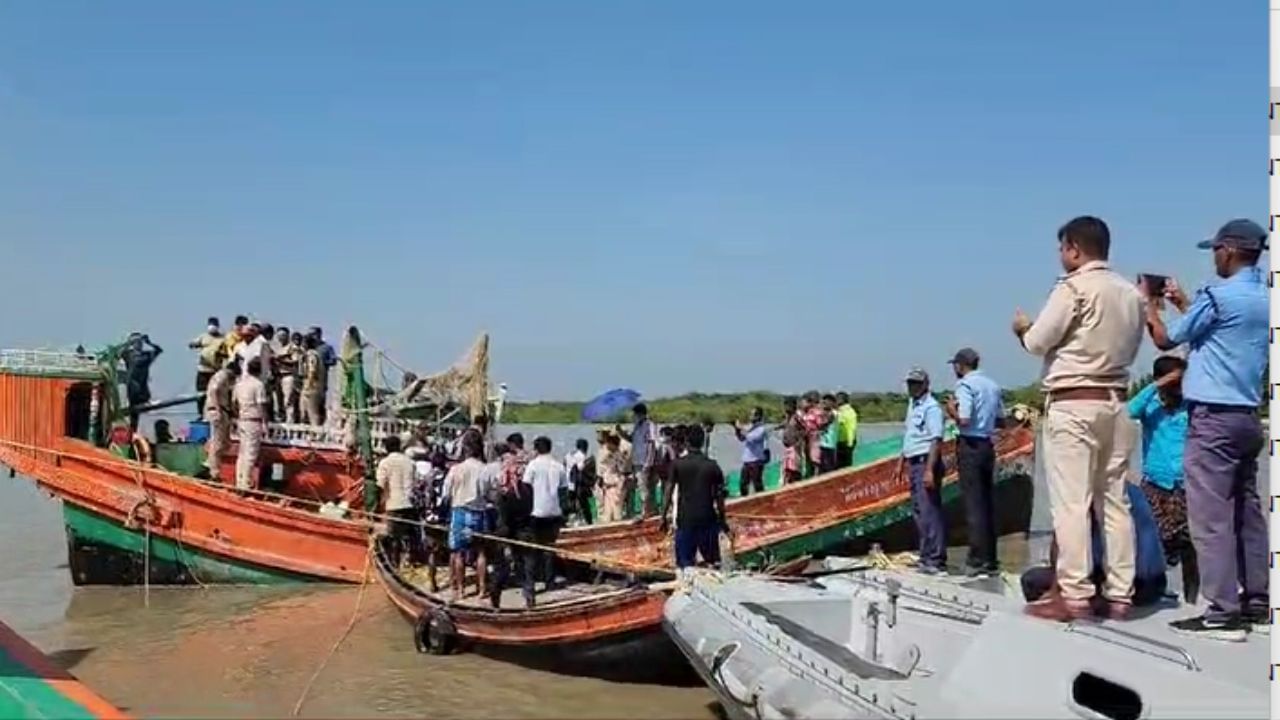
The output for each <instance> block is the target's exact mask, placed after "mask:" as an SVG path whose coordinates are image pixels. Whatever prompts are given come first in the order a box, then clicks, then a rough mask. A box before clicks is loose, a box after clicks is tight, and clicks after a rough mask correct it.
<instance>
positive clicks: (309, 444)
mask: <svg viewBox="0 0 1280 720" xmlns="http://www.w3.org/2000/svg"><path fill="white" fill-rule="evenodd" d="M369 425H370V434H371V435H372V436H373V441H374V443H375V444H376V443H378V442H381V441H382V440H383V438H386V437H388V436H390V435H396V436H402V435H405V434H407V433H411V432H413V430H414V428H416V427H417V425H418V423H417V421H415V420H396V419H393V418H369ZM231 436H232V437H233V438H237V439H238V438H239V436H240V431H239V428H237V427H236V426H235V424H234V423H233V424H232V427H231ZM348 440H349V438H348V429H347V425H346V424H345V422H344V424H343V425H307V424H305V423H267V436H266V437H265V438H263V443H264V444H266V445H275V446H279V447H296V448H306V449H312V450H342V449H345V448H346V447H348V445H349V444H350V443H349V442H348ZM350 440H354V438H350Z"/></svg>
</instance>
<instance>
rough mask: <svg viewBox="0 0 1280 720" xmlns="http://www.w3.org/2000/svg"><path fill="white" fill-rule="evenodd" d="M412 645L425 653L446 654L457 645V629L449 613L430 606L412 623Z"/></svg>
mask: <svg viewBox="0 0 1280 720" xmlns="http://www.w3.org/2000/svg"><path fill="white" fill-rule="evenodd" d="M413 645H414V647H415V648H417V650H418V652H420V653H423V654H426V655H448V654H449V653H452V652H453V651H454V649H455V648H456V647H457V645H458V630H457V628H455V627H454V625H453V620H452V619H451V618H450V617H449V613H447V612H445V611H444V610H442V609H440V608H430V609H428V610H425V611H423V613H422V614H421V615H419V616H418V620H417V622H415V623H414V625H413Z"/></svg>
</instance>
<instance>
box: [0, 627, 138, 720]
mask: <svg viewBox="0 0 1280 720" xmlns="http://www.w3.org/2000/svg"><path fill="white" fill-rule="evenodd" d="M0 717H3V718H32V719H34V718H56V719H57V720H81V719H82V718H83V719H85V720H88V719H90V718H103V719H105V718H113V719H116V718H128V717H129V716H128V715H126V714H124V713H123V712H121V711H120V709H119V708H117V707H116V706H114V705H112V704H111V703H110V702H107V701H106V700H104V699H103V698H102V696H101V695H98V694H97V693H95V692H94V691H93V690H90V689H89V688H88V687H85V685H84V684H83V683H81V682H80V681H79V680H76V679H75V678H74V677H72V676H71V674H70V673H68V672H67V671H66V670H63V669H62V668H60V667H58V666H57V665H55V664H54V663H53V661H52V660H50V659H49V658H48V657H47V656H46V655H45V654H44V653H42V652H40V650H38V649H37V648H36V646H34V645H32V644H31V643H29V642H27V641H26V640H25V639H23V637H22V636H21V635H19V634H18V633H16V632H14V630H13V628H10V627H9V626H8V625H5V624H4V623H0Z"/></svg>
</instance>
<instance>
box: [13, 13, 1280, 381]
mask: <svg viewBox="0 0 1280 720" xmlns="http://www.w3.org/2000/svg"><path fill="white" fill-rule="evenodd" d="M1266 13H1267V9H1266V4H1265V3H1262V2H1238V1H1230V2H1227V1H1224V2H1215V3H1200V2H1176V3H1173V2H1124V3H1103V2H1075V3H1027V2H1012V1H1010V2H979V3H964V4H961V3H949V2H948V3H943V2H937V3H930V2H922V3H870V2H834V1H833V2H805V3H785V4H784V3H763V2H742V1H738V2H699V3H687V2H646V3H641V2H604V3H602V2H587V1H585V0H584V1H582V2H545V3H516V2H484V3H443V2H438V3H432V2H407V1H406V2H381V3H361V4H355V3H338V2H302V1H295V2H287V1H279V2H271V3H214V2H203V3H171V2H127V1H126V2H115V3H99V2H45V1H43V0H32V1H29V2H20V1H17V0H13V1H10V2H5V3H3V4H0V251H3V256H2V257H3V258H4V261H3V263H0V287H3V288H4V292H5V296H6V298H7V301H6V312H4V314H3V317H4V322H3V324H2V325H0V344H2V345H5V346H60V345H74V344H75V343H77V342H84V343H86V344H89V345H94V344H99V343H102V342H104V341H107V340H110V339H113V338H115V337H118V336H121V335H123V334H124V333H126V332H127V331H129V330H131V329H134V328H140V329H146V330H149V331H150V333H151V335H152V336H153V338H155V339H156V340H157V341H158V342H160V343H161V344H162V345H165V346H166V347H167V349H168V350H169V351H170V357H167V358H165V359H164V360H163V361H162V362H161V367H159V368H158V369H157V374H158V377H157V381H156V383H155V384H156V389H157V392H158V393H163V392H170V391H171V392H177V391H179V390H182V389H185V387H186V385H187V384H188V382H189V377H188V376H189V374H190V370H191V368H192V367H193V365H194V359H193V358H191V357H189V356H187V355H186V354H185V351H184V350H183V349H182V346H183V345H184V344H185V341H186V340H187V339H189V338H190V337H191V336H192V335H194V334H195V333H196V332H198V331H199V330H200V327H201V325H202V323H203V319H204V318H205V316H207V315H208V314H210V313H214V314H218V315H220V316H221V317H222V318H223V319H224V322H228V323H229V321H230V318H231V316H232V315H234V314H236V313H238V312H247V313H253V314H257V315H259V316H261V317H264V318H267V319H270V320H273V321H275V322H277V323H285V324H293V325H310V324H323V325H324V326H325V327H326V329H328V330H329V333H330V335H333V336H336V335H337V334H338V331H339V329H340V328H341V326H343V325H344V324H346V323H349V322H356V323H358V324H360V325H361V326H362V327H363V328H364V329H366V330H367V332H368V333H369V334H370V336H371V337H372V338H373V339H374V340H376V341H377V342H379V344H381V345H383V346H384V347H387V348H388V349H389V350H391V351H392V352H393V353H394V354H395V355H396V357H397V358H398V359H399V360H401V361H403V362H406V363H408V364H410V365H412V366H414V367H416V368H419V369H422V370H435V369H440V368H442V367H444V366H445V365H446V364H447V363H449V362H451V361H452V360H453V359H454V358H455V357H456V356H457V355H458V354H459V353H460V352H461V351H462V350H463V349H464V348H465V347H466V346H467V345H468V344H469V343H470V341H471V339H472V338H473V337H474V335H475V334H476V333H477V332H478V331H480V330H488V331H489V332H490V333H491V334H492V336H493V357H494V367H493V372H494V375H495V376H496V377H497V378H498V379H501V380H505V381H507V382H509V383H510V384H511V386H512V388H513V395H514V396H517V397H520V398H575V397H577V398H581V397H587V396H590V395H592V394H594V393H595V392H596V391H598V390H602V389H604V388H606V387H610V386H614V385H629V386H633V387H636V388H638V389H640V390H642V391H643V392H645V393H646V394H649V395H661V394H668V393H676V392H682V391H686V390H691V389H701V390H742V389H751V388H771V389H779V390H803V389H806V388H808V387H811V386H813V387H837V386H840V387H846V388H851V389H887V388H890V387H895V386H897V384H898V378H900V377H901V375H902V373H903V372H904V370H905V369H906V368H907V367H909V366H911V365H913V364H920V365H923V366H925V367H926V368H928V369H929V370H931V371H933V372H935V373H943V372H944V371H945V369H946V368H945V364H944V360H945V359H946V358H947V357H948V356H949V353H950V352H952V351H953V350H955V349H956V348H957V347H959V346H962V345H973V346H974V347H977V348H978V349H979V350H980V351H982V353H983V355H984V357H985V361H986V365H987V367H988V369H989V370H990V371H991V372H992V373H993V374H994V375H996V376H997V378H999V379H1001V380H1003V381H1005V382H1006V383H1007V384H1011V385H1012V384H1017V383H1023V382H1027V381H1029V380H1030V379H1032V378H1033V377H1034V375H1035V373H1036V371H1037V369H1038V366H1037V364H1036V363H1035V362H1034V361H1033V360H1032V359H1030V358H1028V357H1026V356H1025V355H1024V354H1023V353H1022V352H1021V350H1020V349H1019V348H1018V346H1017V344H1016V342H1015V341H1014V340H1013V339H1012V337H1011V335H1010V334H1009V331H1008V324H1009V318H1010V316H1011V314H1012V313H1013V310H1014V308H1015V307H1018V306H1021V307H1023V308H1025V309H1026V310H1027V311H1028V312H1031V313H1034V311H1035V310H1037V309H1038V308H1039V306H1040V304H1041V302H1042V301H1043V299H1044V297H1045V295H1046V293H1047V290H1048V287H1049V285H1050V284H1051V283H1052V281H1053V279H1054V277H1055V275H1056V273H1057V272H1058V268H1057V266H1056V262H1057V261H1056V255H1055V242H1056V241H1055V237H1054V233H1055V231H1056V228H1057V227H1058V226H1059V225H1060V224H1061V223H1062V222H1064V221H1065V220H1067V219H1069V218H1070V217H1072V216H1073V215H1077V214H1082V213H1091V214H1097V215H1100V216H1101V217H1103V218H1104V219H1106V220H1107V221H1108V222H1109V223H1110V224H1111V227H1112V230H1113V235H1114V243H1115V246H1114V249H1113V261H1114V262H1115V264H1116V265H1117V266H1118V267H1119V269H1121V270H1123V271H1124V272H1125V273H1126V274H1134V273H1137V272H1141V271H1148V272H1167V273H1171V274H1174V275H1177V276H1179V277H1181V278H1183V279H1184V280H1183V281H1184V283H1187V284H1195V283H1197V282H1199V281H1201V280H1203V279H1205V277H1206V275H1207V271H1208V265H1209V259H1208V258H1207V257H1205V256H1204V255H1202V254H1200V253H1199V252H1197V251H1196V250H1195V249H1194V242H1195V241H1196V240H1198V239H1200V238H1202V237H1204V236H1205V235H1206V234H1207V233H1209V232H1210V231H1212V230H1213V229H1214V228H1215V227H1216V226H1217V225H1218V224H1220V223H1221V222H1223V221H1224V220H1226V219H1228V218H1230V217H1234V216H1239V215H1245V216H1252V217H1254V218H1257V219H1259V220H1261V219H1264V218H1265V216H1266V214H1267V207H1266V202H1267V194H1266V192H1267V191H1266V188H1267V186H1266V176H1265V175H1264V174H1263V172H1264V171H1263V167H1264V164H1263V159H1264V153H1266V152H1267V150H1266V148H1267V127H1266V124H1265V123H1266V119H1265V116H1264V115H1263V114H1262V113H1261V110H1260V108H1261V107H1262V105H1263V102H1264V100H1265V99H1266V97H1267V77H1266V73H1267V63H1266V37H1267V23H1266Z"/></svg>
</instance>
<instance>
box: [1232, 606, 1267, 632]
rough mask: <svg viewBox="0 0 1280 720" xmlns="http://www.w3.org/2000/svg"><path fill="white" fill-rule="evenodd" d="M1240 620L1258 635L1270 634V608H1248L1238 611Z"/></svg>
mask: <svg viewBox="0 0 1280 720" xmlns="http://www.w3.org/2000/svg"><path fill="white" fill-rule="evenodd" d="M1240 620H1241V621H1242V622H1243V623H1244V624H1245V625H1246V626H1250V629H1251V630H1252V631H1253V632H1256V633H1258V634H1259V635H1270V634H1271V610H1270V608H1257V607H1256V608H1249V609H1247V610H1245V611H1243V612H1241V613H1240Z"/></svg>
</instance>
